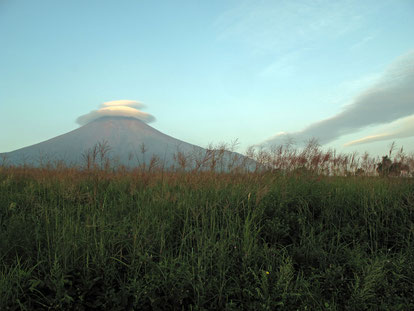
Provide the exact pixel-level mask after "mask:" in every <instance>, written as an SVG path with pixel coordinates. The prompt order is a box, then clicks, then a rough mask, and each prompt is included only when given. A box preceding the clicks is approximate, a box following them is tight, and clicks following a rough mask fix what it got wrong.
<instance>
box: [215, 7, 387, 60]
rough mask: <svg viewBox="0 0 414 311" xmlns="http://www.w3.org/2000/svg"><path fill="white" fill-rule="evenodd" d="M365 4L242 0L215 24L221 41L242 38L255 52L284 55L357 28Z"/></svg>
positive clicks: (360, 24) (360, 23)
mask: <svg viewBox="0 0 414 311" xmlns="http://www.w3.org/2000/svg"><path fill="white" fill-rule="evenodd" d="M366 6H368V4H365V2H361V1H355V0H344V1H327V0H317V1H313V0H312V1H277V2H275V1H269V0H262V1H244V2H240V5H239V6H237V7H235V8H232V9H231V10H229V11H227V12H225V13H223V14H222V15H221V17H220V18H219V19H218V20H217V22H216V26H217V27H218V29H219V31H220V36H219V38H220V39H222V40H229V39H235V40H238V41H241V42H243V43H245V44H247V45H248V46H249V48H251V49H252V50H253V51H254V52H256V53H268V52H271V53H272V54H273V53H275V52H276V53H282V54H284V53H286V52H289V51H291V50H292V49H297V48H301V47H303V46H307V44H309V43H310V42H314V41H317V40H324V41H329V40H332V39H336V38H338V37H341V36H343V35H345V34H347V33H350V32H352V31H355V30H358V29H360V28H361V27H362V26H363V24H364V18H363V17H362V16H361V14H360V12H361V11H364V9H366ZM376 6H379V5H376ZM365 36H366V35H365Z"/></svg>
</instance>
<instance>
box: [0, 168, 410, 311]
mask: <svg viewBox="0 0 414 311" xmlns="http://www.w3.org/2000/svg"><path fill="white" fill-rule="evenodd" d="M367 175H368V174H367ZM382 175H384V174H382ZM275 309H280V310H343V309H349V310H367V309H377V310H410V309H414V180H413V178H393V177H389V176H383V177H372V176H326V175H321V174H319V173H318V174H317V173H316V172H315V171H312V170H309V169H304V170H297V169H296V170H293V171H291V172H281V171H279V170H277V171H275V170H268V171H260V172H250V173H246V172H245V173H238V172H227V173H218V172H215V171H204V172H185V171H182V172H177V171H176V172H166V171H151V172H148V171H145V170H140V169H136V170H132V171H122V170H102V169H98V168H95V169H89V170H83V169H79V168H78V169H74V168H73V169H71V168H64V167H61V168H56V167H55V168H53V169H50V168H37V169H35V168H28V167H0V310H275Z"/></svg>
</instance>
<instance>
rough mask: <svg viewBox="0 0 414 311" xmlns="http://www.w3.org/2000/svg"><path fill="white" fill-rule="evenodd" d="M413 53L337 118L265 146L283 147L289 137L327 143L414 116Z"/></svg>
mask: <svg viewBox="0 0 414 311" xmlns="http://www.w3.org/2000/svg"><path fill="white" fill-rule="evenodd" d="M413 90H414V50H413V51H410V52H409V53H407V54H405V55H403V56H400V57H399V58H397V59H396V60H395V61H394V62H393V63H392V64H391V65H390V66H389V67H388V69H387V70H386V71H385V72H384V74H383V75H382V77H381V78H380V79H379V81H378V82H377V83H376V84H374V85H373V86H372V87H370V88H368V89H366V90H365V91H363V92H361V93H360V94H358V95H357V96H356V97H355V98H354V99H353V100H352V101H351V104H350V105H347V106H345V107H344V109H343V111H342V112H340V113H338V114H337V115H335V116H333V117H331V118H328V119H325V120H321V121H319V122H316V123H313V124H311V125H309V126H308V127H306V128H305V129H303V130H302V131H298V132H294V133H284V134H278V135H275V136H273V137H271V138H270V139H268V140H266V141H265V142H264V143H262V145H275V144H281V143H283V141H285V140H286V139H287V138H288V137H290V138H291V139H293V140H295V141H296V142H298V143H303V142H304V141H307V140H309V139H312V138H316V139H317V140H318V141H319V143H320V144H327V143H329V142H332V141H334V140H336V139H337V138H339V137H341V136H343V135H347V134H351V133H355V132H357V131H359V130H360V129H363V128H365V127H367V126H369V125H381V124H388V123H391V122H393V121H395V120H398V119H400V118H404V117H406V116H409V115H412V114H414V91H413Z"/></svg>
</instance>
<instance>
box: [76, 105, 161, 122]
mask: <svg viewBox="0 0 414 311" xmlns="http://www.w3.org/2000/svg"><path fill="white" fill-rule="evenodd" d="M144 107H145V106H144V105H143V104H142V103H140V102H137V101H134V100H115V101H109V102H105V103H103V104H101V106H100V108H99V109H98V110H92V111H91V112H89V113H87V114H85V115H83V116H80V117H79V118H77V119H76V123H78V124H79V125H85V124H88V123H90V122H92V121H94V120H96V119H99V118H102V117H130V118H135V119H138V120H141V121H143V122H145V123H150V122H153V121H155V118H154V116H152V115H151V114H149V113H146V112H143V111H141V110H139V109H138V108H141V109H142V108H144Z"/></svg>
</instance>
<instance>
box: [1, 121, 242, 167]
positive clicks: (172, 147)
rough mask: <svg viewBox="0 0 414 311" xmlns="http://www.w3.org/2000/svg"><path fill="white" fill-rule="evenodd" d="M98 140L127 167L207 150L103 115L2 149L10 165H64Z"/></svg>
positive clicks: (228, 155) (75, 162)
mask: <svg viewBox="0 0 414 311" xmlns="http://www.w3.org/2000/svg"><path fill="white" fill-rule="evenodd" d="M99 142H101V143H103V142H105V143H107V145H108V146H109V147H110V150H109V152H108V154H107V156H108V157H109V158H110V159H111V160H112V161H113V163H115V164H122V165H125V166H128V167H133V166H137V165H139V164H142V163H144V162H145V163H147V164H148V163H149V161H150V160H151V157H152V156H156V157H158V158H159V161H160V162H161V164H163V165H164V166H166V167H169V166H171V165H172V164H174V163H175V162H176V161H175V157H174V155H176V154H177V152H178V151H180V152H182V153H183V154H187V155H189V154H193V155H195V154H197V155H198V157H201V158H202V157H204V156H206V154H207V152H208V151H207V150H206V149H204V148H201V147H199V146H196V145H192V144H189V143H186V142H184V141H181V140H179V139H176V138H173V137H171V136H168V135H166V134H163V133H161V132H160V131H158V130H156V129H154V128H152V127H151V126H149V125H147V124H146V123H144V122H142V121H140V120H137V119H135V118H128V117H103V118H100V119H97V120H95V121H93V122H90V123H88V124H86V125H84V126H82V127H80V128H78V129H76V130H73V131H71V132H68V133H66V134H63V135H60V136H57V137H54V138H52V139H49V140H46V141H44V142H41V143H38V144H35V145H32V146H28V147H25V148H21V149H18V150H15V151H12V152H8V153H3V154H2V156H3V157H5V158H6V159H7V163H9V164H13V165H22V164H28V165H34V166H39V165H42V163H47V162H52V163H53V162H54V161H57V160H60V161H63V162H64V163H65V164H66V165H84V164H86V163H85V162H86V161H85V158H84V156H85V155H86V154H87V151H88V150H89V149H90V148H93V147H94V146H95V145H96V144H97V143H99ZM143 146H144V147H145V152H144V153H143V152H142V147H143ZM232 155H233V156H234V155H238V154H236V153H229V152H227V153H226V156H225V157H226V158H228V160H230V158H231V157H232ZM238 156H239V157H242V156H241V155H238Z"/></svg>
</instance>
